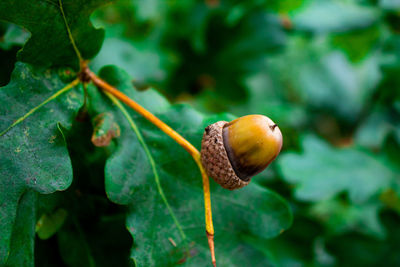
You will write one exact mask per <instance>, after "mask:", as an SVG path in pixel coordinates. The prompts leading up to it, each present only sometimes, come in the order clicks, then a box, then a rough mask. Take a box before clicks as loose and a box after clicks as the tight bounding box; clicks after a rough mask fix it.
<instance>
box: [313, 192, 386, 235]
mask: <svg viewBox="0 0 400 267" xmlns="http://www.w3.org/2000/svg"><path fill="white" fill-rule="evenodd" d="M381 207H382V204H380V203H379V202H376V201H370V202H369V203H365V204H362V205H358V204H355V205H350V204H349V203H346V202H344V201H340V200H338V199H329V200H325V201H321V202H318V203H316V204H314V205H313V206H312V207H311V209H310V214H311V215H312V216H313V217H314V218H316V219H317V220H319V221H321V222H323V223H324V224H325V225H326V226H327V228H328V230H329V232H330V233H333V234H336V235H337V234H341V233H344V232H351V231H356V232H361V233H364V234H368V235H372V236H375V237H378V238H383V237H385V235H386V231H385V228H384V227H383V225H382V224H381V223H380V221H379V211H380V209H381Z"/></svg>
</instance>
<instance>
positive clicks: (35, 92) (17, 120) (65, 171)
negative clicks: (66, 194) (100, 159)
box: [0, 63, 82, 264]
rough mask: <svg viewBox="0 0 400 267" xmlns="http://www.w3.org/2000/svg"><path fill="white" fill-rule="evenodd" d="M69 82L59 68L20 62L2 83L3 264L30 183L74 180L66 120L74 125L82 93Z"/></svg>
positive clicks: (40, 185) (55, 185)
mask: <svg viewBox="0 0 400 267" xmlns="http://www.w3.org/2000/svg"><path fill="white" fill-rule="evenodd" d="M65 86H66V84H65V83H64V82H63V81H61V80H60V78H59V77H58V74H57V72H56V71H51V70H45V71H35V70H34V69H33V68H32V67H30V66H28V65H25V64H22V63H17V64H16V68H15V70H14V72H13V74H12V78H11V82H10V83H9V84H8V85H7V86H5V87H2V88H0V101H1V105H0V116H1V120H0V154H1V155H2V160H1V161H0V177H2V178H1V181H0V214H1V217H2V218H5V219H4V220H1V222H0V264H1V263H4V261H5V260H6V259H7V255H8V253H9V252H8V249H9V244H10V235H11V231H12V227H13V224H14V221H15V216H16V211H17V205H18V202H19V199H20V197H21V195H22V194H23V193H24V192H25V191H27V190H28V189H31V190H34V191H37V192H40V193H44V194H49V193H52V192H55V191H56V190H65V189H66V188H68V186H69V185H70V183H71V181H72V169H71V162H70V159H69V156H68V151H67V148H66V146H65V140H64V136H63V133H62V130H61V124H62V125H63V126H64V127H67V128H68V127H69V126H70V125H71V122H72V121H73V119H74V117H75V115H76V113H77V111H78V109H79V107H80V106H81V104H82V99H81V97H80V96H79V95H78V94H77V92H75V91H74V90H66V89H68V87H65ZM62 88H63V89H62ZM61 92H63V94H60V93H61Z"/></svg>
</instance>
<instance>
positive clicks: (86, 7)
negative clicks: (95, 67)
mask: <svg viewBox="0 0 400 267" xmlns="http://www.w3.org/2000/svg"><path fill="white" fill-rule="evenodd" d="M60 2H61V3H62V6H63V9H64V13H65V19H66V21H67V23H68V25H69V28H70V29H71V33H72V37H73V38H74V40H75V43H76V45H77V47H78V49H79V51H80V52H81V54H82V57H83V58H85V59H90V58H92V57H94V56H95V55H96V54H97V52H98V51H99V50H100V47H101V44H102V41H103V38H104V31H103V30H96V29H95V28H94V27H93V26H92V25H91V23H90V21H89V16H90V14H91V13H92V12H93V10H95V9H96V8H97V7H99V6H100V5H103V4H105V3H107V2H109V0H90V1H84V0H80V1H72V0H62V1H60ZM60 2H59V0H38V1H29V0H17V1H11V0H5V1H1V2H0V20H6V21H9V22H12V23H15V24H17V25H19V26H21V27H24V28H25V29H27V30H28V31H29V32H30V33H31V38H30V39H29V40H28V42H27V43H26V44H25V46H24V49H23V50H21V52H20V53H19V55H18V59H19V60H20V61H23V62H27V63H30V64H33V65H39V66H44V67H48V66H51V65H55V66H70V67H74V68H78V66H79V62H78V58H77V57H76V55H75V51H74V49H73V47H72V44H71V41H70V39H69V37H68V32H67V28H66V25H65V22H64V18H63V15H62V12H61V9H60ZM38 55H40V56H38Z"/></svg>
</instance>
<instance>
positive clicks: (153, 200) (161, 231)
mask: <svg viewBox="0 0 400 267" xmlns="http://www.w3.org/2000/svg"><path fill="white" fill-rule="evenodd" d="M101 76H102V77H103V78H104V79H106V80H107V81H108V82H109V83H111V84H113V85H114V86H116V87H117V88H118V89H119V90H121V91H122V92H124V93H125V94H127V95H128V96H129V97H131V98H132V99H135V100H136V101H137V102H139V103H140V104H142V105H143V106H144V107H146V108H148V109H149V110H150V111H151V112H154V113H155V114H156V116H158V117H159V118H160V119H161V120H163V121H164V122H166V123H167V124H168V125H170V126H171V127H172V128H173V129H176V130H177V131H178V132H179V133H180V134H182V135H183V136H184V137H185V138H187V139H188V140H189V141H190V142H192V143H193V144H195V145H196V146H197V147H198V146H199V145H200V142H201V138H202V133H203V129H204V127H206V126H207V125H208V124H210V123H213V122H215V121H216V120H222V119H223V120H230V119H231V118H232V116H227V115H219V116H214V117H206V116H204V115H202V114H200V113H198V112H196V111H195V110H193V109H192V108H190V107H189V106H186V105H176V106H170V104H168V102H166V100H165V99H164V98H163V97H161V96H160V95H159V94H157V93H156V92H155V91H153V90H147V91H145V92H137V91H136V90H135V89H134V88H133V86H132V83H131V82H130V80H131V79H130V77H129V76H128V75H127V74H126V73H125V72H123V71H121V70H119V69H117V68H115V67H106V68H103V69H102V71H101ZM89 92H90V95H91V102H92V101H93V100H95V101H96V102H94V103H92V105H91V110H92V111H91V112H93V113H95V112H97V113H101V112H102V111H101V110H100V109H101V108H100V107H101V106H102V105H104V103H107V102H106V101H108V102H109V103H110V101H109V100H107V99H103V100H101V101H102V102H101V103H103V104H101V103H99V102H100V98H99V96H98V95H97V96H96V93H97V91H95V90H90V91H89ZM97 94H98V93H97ZM107 106H108V108H109V109H111V110H113V112H114V113H113V114H114V116H115V118H116V120H117V122H118V124H119V125H120V127H121V136H120V137H119V138H118V139H116V141H115V142H116V144H117V148H116V151H115V152H114V154H113V155H112V156H111V157H110V158H109V159H108V160H107V163H106V169H105V175H106V177H105V179H106V182H105V183H106V191H107V195H108V196H109V198H110V199H111V200H112V201H115V202H117V203H120V204H129V209H130V211H129V213H128V218H127V228H128V230H129V231H130V232H131V234H132V235H133V238H134V240H135V247H134V249H133V250H132V257H133V258H134V259H135V262H136V263H137V265H138V266H170V265H175V264H178V263H179V262H180V263H182V262H186V261H187V265H189V266H204V265H207V264H210V255H209V251H208V244H207V240H206V237H205V222H204V210H203V209H204V207H203V201H202V198H203V197H202V183H201V176H200V173H199V171H198V168H197V166H196V164H195V163H194V161H193V159H192V158H191V157H190V156H189V154H187V153H186V152H185V150H184V149H183V148H181V147H180V146H179V145H178V144H176V143H175V142H174V141H173V140H172V139H170V138H169V137H168V136H167V135H165V134H164V133H163V132H161V131H160V130H158V129H157V128H155V126H154V125H152V124H150V123H149V122H147V121H146V120H144V119H143V118H141V117H140V116H139V115H138V114H136V113H135V112H133V111H131V110H129V111H128V110H126V109H125V108H123V107H121V106H120V104H117V106H112V105H110V104H108V105H107ZM211 195H212V204H213V213H214V225H215V229H216V236H215V239H216V253H217V255H220V256H219V257H220V258H219V259H218V260H219V261H220V262H221V264H222V265H224V264H223V263H226V264H228V265H229V266H241V265H243V263H244V262H249V261H250V262H251V259H248V258H246V259H244V258H241V257H242V256H241V255H237V256H232V255H234V253H233V250H234V249H235V247H236V248H237V246H239V244H240V246H244V248H243V249H245V250H248V251H252V252H251V253H253V254H255V255H256V254H257V252H256V251H254V249H253V248H251V246H250V247H249V246H246V245H242V244H241V243H242V241H241V235H242V234H244V233H246V234H250V235H254V236H258V238H261V239H265V238H271V237H274V236H276V235H278V234H279V233H281V232H282V231H284V230H285V229H287V228H288V227H289V225H290V224H291V213H290V210H289V207H288V205H287V203H286V202H285V201H284V200H283V199H281V198H280V197H279V196H278V195H276V194H275V193H273V192H271V191H269V190H267V189H266V188H263V187H261V186H260V185H258V184H257V183H256V182H253V183H251V184H250V185H249V186H247V187H246V188H244V189H241V190H239V191H233V192H231V191H228V190H225V189H223V188H222V187H220V186H219V185H217V184H216V183H214V182H213V181H211ZM221 242H223V243H221ZM226 244H232V247H229V249H231V251H232V253H233V254H232V253H231V251H229V249H227V248H226ZM260 258H261V257H260V255H259V256H258V257H254V260H255V262H256V259H258V260H260ZM241 263H242V264H241Z"/></svg>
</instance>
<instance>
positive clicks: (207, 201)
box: [82, 66, 216, 266]
mask: <svg viewBox="0 0 400 267" xmlns="http://www.w3.org/2000/svg"><path fill="white" fill-rule="evenodd" d="M82 72H84V75H86V76H87V77H88V78H89V79H90V80H91V81H92V82H93V83H94V84H95V85H96V86H97V87H98V88H100V89H101V90H103V91H106V92H108V93H110V94H111V95H113V96H114V97H116V98H117V99H119V100H121V101H122V102H124V103H125V104H126V105H127V106H129V107H130V108H132V109H133V110H135V111H136V112H137V113H139V114H140V115H142V116H143V117H144V118H145V119H147V120H148V121H150V122H151V123H152V124H154V125H155V126H157V127H158V128H159V129H160V130H161V131H163V132H164V133H165V134H167V135H168V136H169V137H171V138H172V139H173V140H174V141H175V142H177V143H178V144H179V145H180V146H182V147H183V148H184V149H185V150H186V151H187V152H188V153H189V154H190V155H191V156H192V157H193V159H194V161H195V162H196V164H197V166H198V167H199V170H200V173H201V177H202V180H203V194H204V210H205V221H206V234H207V240H208V245H209V247H210V252H211V259H212V262H213V265H214V266H216V261H215V251H214V226H213V221H212V209H211V194H210V181H209V178H208V175H207V173H206V172H205V170H204V167H203V164H202V163H201V157H200V152H199V151H198V150H197V149H196V148H195V147H194V146H193V145H192V144H191V143H190V142H189V141H188V140H186V139H185V138H184V137H182V136H181V135H180V134H179V133H177V132H176V131H174V130H173V129H172V128H171V127H169V126H168V125H167V124H166V123H164V122H163V121H162V120H160V119H159V118H157V117H156V116H154V115H153V114H152V113H151V112H150V111H148V110H147V109H145V108H144V107H142V106H141V105H139V104H138V103H137V102H135V101H134V100H132V99H131V98H129V97H128V96H127V95H125V94H124V93H122V92H121V91H119V90H118V89H117V88H115V87H113V86H112V85H110V84H108V83H107V82H105V81H104V80H102V79H101V78H100V77H98V76H97V75H96V74H94V73H93V72H91V71H90V70H89V68H88V67H86V66H85V67H84V68H83V70H82Z"/></svg>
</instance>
